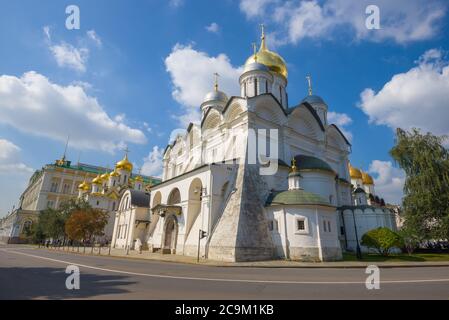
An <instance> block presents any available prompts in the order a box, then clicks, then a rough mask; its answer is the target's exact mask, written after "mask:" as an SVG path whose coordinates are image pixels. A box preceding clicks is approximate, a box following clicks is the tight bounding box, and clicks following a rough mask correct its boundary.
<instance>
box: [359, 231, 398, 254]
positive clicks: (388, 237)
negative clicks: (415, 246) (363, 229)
mask: <svg viewBox="0 0 449 320" xmlns="http://www.w3.org/2000/svg"><path fill="white" fill-rule="evenodd" d="M361 244H362V245H363V246H365V247H368V248H373V249H376V250H377V252H379V254H381V255H383V256H388V255H389V254H390V250H391V249H392V248H394V247H397V248H401V247H402V246H403V241H402V238H401V236H400V235H399V234H397V233H396V232H394V231H392V230H390V229H388V228H384V227H383V228H377V229H373V230H370V231H368V232H367V233H365V234H364V235H363V236H362V242H361Z"/></svg>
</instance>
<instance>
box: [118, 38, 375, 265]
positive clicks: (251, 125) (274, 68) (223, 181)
mask: <svg viewBox="0 0 449 320" xmlns="http://www.w3.org/2000/svg"><path fill="white" fill-rule="evenodd" d="M239 82H240V88H241V91H240V96H234V97H230V98H228V96H227V95H226V94H225V93H224V92H222V91H220V90H219V88H218V84H217V81H216V83H215V88H214V90H213V91H212V92H210V93H209V94H207V95H206V97H205V99H204V102H203V103H202V104H201V106H200V108H201V111H202V119H201V123H200V124H191V125H190V126H189V127H188V129H187V132H186V133H185V134H184V135H179V136H178V137H177V139H176V140H175V141H174V142H173V143H172V144H171V145H169V146H167V148H166V150H165V152H164V156H163V180H162V183H160V184H158V185H156V186H153V187H152V188H151V194H148V193H144V192H138V191H130V192H127V193H125V194H124V196H123V197H122V198H121V201H120V204H119V206H118V211H117V212H116V219H115V228H114V237H113V240H112V241H113V242H112V245H113V246H114V247H115V248H123V249H128V250H129V249H131V250H132V249H135V248H136V243H139V244H140V243H142V244H143V248H144V250H145V249H147V250H150V251H151V252H161V253H165V254H179V255H188V256H196V255H197V254H199V256H200V257H201V258H206V259H213V260H221V261H251V260H267V259H276V258H284V259H292V260H302V261H330V260H339V259H341V258H342V243H343V242H342V241H343V238H342V237H343V235H344V232H345V230H344V228H343V226H342V222H341V219H340V218H339V211H338V210H337V209H338V208H340V207H344V206H346V207H348V208H349V207H351V206H354V205H355V204H354V200H353V191H354V189H353V186H352V185H351V176H350V173H349V160H348V156H349V154H350V150H351V148H350V147H351V146H350V143H349V142H348V140H347V139H346V138H345V136H344V135H343V133H342V132H341V131H340V130H339V129H338V127H337V126H336V125H335V124H330V123H328V119H327V111H328V106H327V104H326V103H325V102H324V101H323V99H321V98H320V97H318V96H316V95H313V94H312V90H311V85H310V79H309V95H308V96H307V97H306V98H305V99H304V100H303V101H301V102H300V103H298V104H293V105H291V106H289V101H288V94H287V84H288V72H287V67H286V63H285V61H284V59H283V58H282V57H281V56H279V55H278V54H277V53H275V52H272V51H270V50H268V48H267V46H266V42H265V35H264V33H263V32H262V39H261V45H260V49H259V50H258V52H255V53H254V55H251V56H250V57H249V58H248V60H247V61H246V63H245V67H244V70H243V73H242V74H241V76H240V79H239ZM265 135H266V136H265ZM261 137H263V138H264V139H261ZM272 167H274V168H275V169H276V170H274V171H273V172H271V173H270V174H266V172H269V171H270V170H269V169H270V168H272ZM374 227H377V225H373V228H374Z"/></svg>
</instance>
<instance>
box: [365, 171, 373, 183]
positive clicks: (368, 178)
mask: <svg viewBox="0 0 449 320" xmlns="http://www.w3.org/2000/svg"><path fill="white" fill-rule="evenodd" d="M362 182H363V184H366V185H374V180H373V177H371V176H370V175H369V174H368V173H366V172H362Z"/></svg>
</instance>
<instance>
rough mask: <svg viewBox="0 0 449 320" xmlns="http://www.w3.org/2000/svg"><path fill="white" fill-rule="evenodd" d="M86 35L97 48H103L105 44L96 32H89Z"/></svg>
mask: <svg viewBox="0 0 449 320" xmlns="http://www.w3.org/2000/svg"><path fill="white" fill-rule="evenodd" d="M86 34H87V36H88V37H89V39H90V40H92V41H93V42H94V43H95V44H96V45H97V47H99V48H101V47H102V46H103V42H102V41H101V38H100V37H99V36H98V34H97V33H96V32H95V30H89V31H87V33H86Z"/></svg>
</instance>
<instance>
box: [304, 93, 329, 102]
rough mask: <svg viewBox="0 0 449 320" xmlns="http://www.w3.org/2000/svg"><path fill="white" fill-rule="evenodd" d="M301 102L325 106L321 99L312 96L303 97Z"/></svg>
mask: <svg viewBox="0 0 449 320" xmlns="http://www.w3.org/2000/svg"><path fill="white" fill-rule="evenodd" d="M302 102H308V103H310V104H326V102H324V100H323V98H321V97H320V96H317V95H314V94H312V95H309V96H307V97H305V98H304V99H302Z"/></svg>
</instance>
